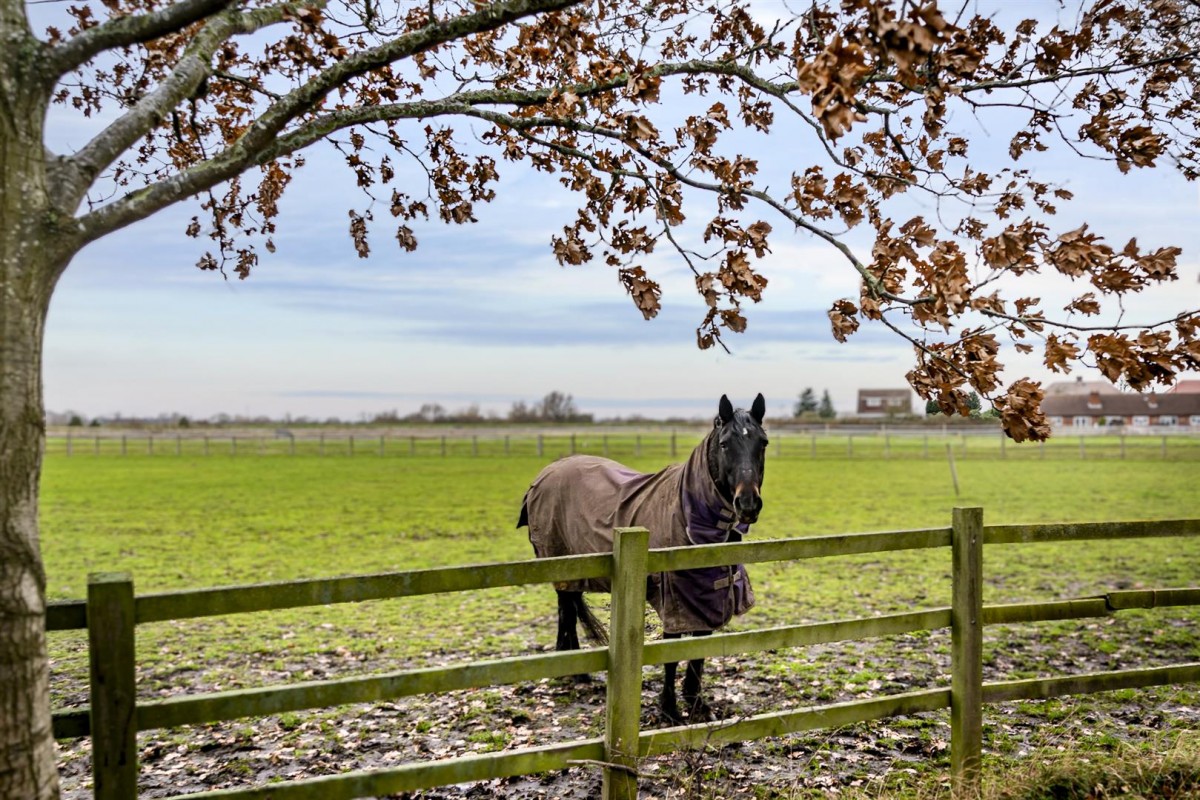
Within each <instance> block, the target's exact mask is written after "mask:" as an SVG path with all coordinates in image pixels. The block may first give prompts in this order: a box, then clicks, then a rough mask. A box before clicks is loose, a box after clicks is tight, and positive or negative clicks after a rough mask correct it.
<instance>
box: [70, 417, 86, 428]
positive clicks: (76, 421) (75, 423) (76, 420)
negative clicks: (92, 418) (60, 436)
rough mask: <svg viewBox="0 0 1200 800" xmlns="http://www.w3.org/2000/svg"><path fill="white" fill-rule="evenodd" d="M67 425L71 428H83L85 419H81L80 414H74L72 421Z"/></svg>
mask: <svg viewBox="0 0 1200 800" xmlns="http://www.w3.org/2000/svg"><path fill="white" fill-rule="evenodd" d="M67 425H68V426H69V427H71V428H82V427H83V418H82V417H80V416H79V415H78V414H72V415H71V419H70V421H69V422H67Z"/></svg>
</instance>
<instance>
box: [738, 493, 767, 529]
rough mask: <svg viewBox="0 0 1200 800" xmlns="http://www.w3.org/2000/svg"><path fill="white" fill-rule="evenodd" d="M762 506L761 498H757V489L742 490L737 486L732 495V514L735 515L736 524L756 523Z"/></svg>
mask: <svg viewBox="0 0 1200 800" xmlns="http://www.w3.org/2000/svg"><path fill="white" fill-rule="evenodd" d="M762 506H763V502H762V497H761V496H759V494H758V489H757V488H748V489H743V488H742V487H741V486H739V487H738V488H737V490H736V491H735V492H734V493H733V513H734V514H736V515H737V520H738V522H744V523H746V524H747V525H753V524H754V523H755V522H758V515H759V513H760V512H761V511H762Z"/></svg>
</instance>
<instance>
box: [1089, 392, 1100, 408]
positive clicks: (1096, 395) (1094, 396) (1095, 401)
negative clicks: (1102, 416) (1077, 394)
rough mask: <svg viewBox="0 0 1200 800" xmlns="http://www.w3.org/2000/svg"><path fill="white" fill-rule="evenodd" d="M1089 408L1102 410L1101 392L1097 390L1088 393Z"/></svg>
mask: <svg viewBox="0 0 1200 800" xmlns="http://www.w3.org/2000/svg"><path fill="white" fill-rule="evenodd" d="M1087 407H1088V408H1100V407H1101V405H1100V392H1098V391H1095V390H1093V391H1091V392H1088V405H1087Z"/></svg>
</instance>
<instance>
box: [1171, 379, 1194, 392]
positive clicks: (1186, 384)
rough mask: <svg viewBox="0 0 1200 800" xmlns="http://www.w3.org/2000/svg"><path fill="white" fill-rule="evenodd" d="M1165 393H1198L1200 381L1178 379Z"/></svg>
mask: <svg viewBox="0 0 1200 800" xmlns="http://www.w3.org/2000/svg"><path fill="white" fill-rule="evenodd" d="M1167 394H1200V381H1191V380H1188V381H1180V382H1179V383H1177V384H1175V385H1174V386H1172V387H1171V388H1170V389H1168V390H1167Z"/></svg>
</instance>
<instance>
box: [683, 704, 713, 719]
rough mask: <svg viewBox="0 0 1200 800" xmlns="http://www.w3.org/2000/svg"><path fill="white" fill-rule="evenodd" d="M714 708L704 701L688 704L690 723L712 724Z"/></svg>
mask: <svg viewBox="0 0 1200 800" xmlns="http://www.w3.org/2000/svg"><path fill="white" fill-rule="evenodd" d="M712 721H713V710H712V706H710V705H709V704H708V703H706V702H704V701H703V700H693V701H692V702H691V703H689V704H688V722H712Z"/></svg>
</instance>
